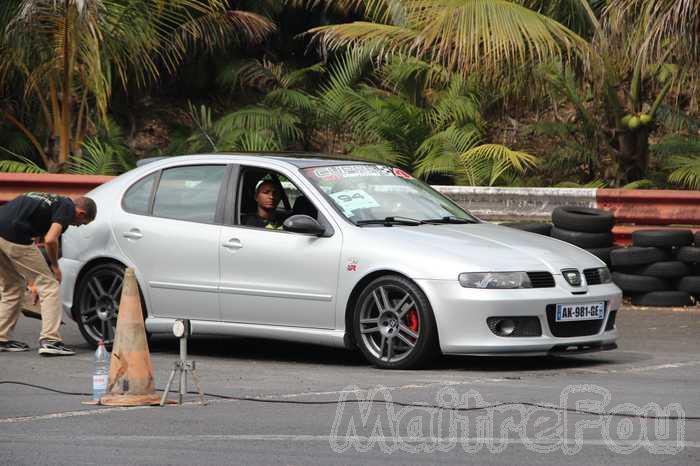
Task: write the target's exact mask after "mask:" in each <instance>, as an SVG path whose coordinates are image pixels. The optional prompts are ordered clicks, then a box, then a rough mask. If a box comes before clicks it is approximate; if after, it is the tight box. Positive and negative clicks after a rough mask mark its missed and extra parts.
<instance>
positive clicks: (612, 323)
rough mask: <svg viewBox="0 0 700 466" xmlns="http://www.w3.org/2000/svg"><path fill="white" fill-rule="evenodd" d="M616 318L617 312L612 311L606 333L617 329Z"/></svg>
mask: <svg viewBox="0 0 700 466" xmlns="http://www.w3.org/2000/svg"><path fill="white" fill-rule="evenodd" d="M615 317H617V311H610V315H609V316H608V323H607V324H605V331H606V332H607V331H608V330H612V329H614V328H615Z"/></svg>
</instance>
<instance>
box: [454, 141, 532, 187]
mask: <svg viewBox="0 0 700 466" xmlns="http://www.w3.org/2000/svg"><path fill="white" fill-rule="evenodd" d="M538 162H539V159H538V158H537V157H535V156H534V155H530V154H528V153H526V152H520V151H514V150H511V149H509V148H508V147H505V146H503V145H500V144H483V145H480V146H477V147H474V148H472V149H469V150H468V151H466V152H464V153H463V154H462V155H461V163H462V167H461V169H462V171H463V174H464V176H465V177H466V178H467V179H468V180H469V181H470V184H472V185H480V184H483V183H486V184H488V185H489V186H493V185H494V184H495V183H496V182H497V181H498V179H499V178H500V177H501V175H503V174H504V173H505V172H506V171H508V170H515V171H517V172H520V173H523V172H524V171H525V170H526V169H528V168H531V167H535V166H536V165H537V164H538Z"/></svg>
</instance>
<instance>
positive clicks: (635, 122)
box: [627, 116, 640, 129]
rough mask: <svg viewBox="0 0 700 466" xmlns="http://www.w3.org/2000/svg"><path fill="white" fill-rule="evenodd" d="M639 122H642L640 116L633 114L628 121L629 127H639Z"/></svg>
mask: <svg viewBox="0 0 700 466" xmlns="http://www.w3.org/2000/svg"><path fill="white" fill-rule="evenodd" d="M639 123H640V122H639V118H637V117H636V116H633V117H632V118H630V120H629V121H628V122H627V127H628V128H629V129H637V128H638V127H639Z"/></svg>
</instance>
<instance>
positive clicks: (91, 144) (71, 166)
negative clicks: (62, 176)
mask: <svg viewBox="0 0 700 466" xmlns="http://www.w3.org/2000/svg"><path fill="white" fill-rule="evenodd" d="M82 149H83V155H82V156H80V157H78V156H74V157H72V158H71V159H70V160H69V161H68V167H67V170H66V171H67V172H68V173H73V174H76V175H115V174H116V173H117V170H118V168H119V157H118V154H117V150H115V148H113V147H111V146H109V145H108V144H105V143H103V142H102V141H100V140H99V139H94V138H87V139H86V140H85V141H84V142H83V146H82Z"/></svg>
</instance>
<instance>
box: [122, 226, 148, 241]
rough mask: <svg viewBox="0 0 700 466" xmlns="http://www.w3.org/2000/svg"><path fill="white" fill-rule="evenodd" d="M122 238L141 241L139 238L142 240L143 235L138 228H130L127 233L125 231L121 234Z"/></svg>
mask: <svg viewBox="0 0 700 466" xmlns="http://www.w3.org/2000/svg"><path fill="white" fill-rule="evenodd" d="M122 236H123V237H124V238H128V239H141V238H143V234H142V233H141V230H139V229H138V228H132V229H131V230H129V231H125V232H124V233H123V234H122Z"/></svg>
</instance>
